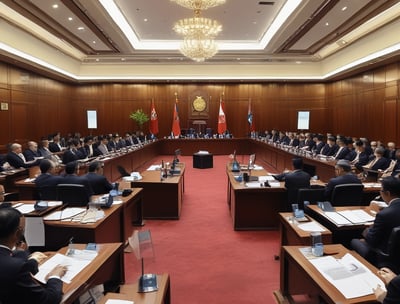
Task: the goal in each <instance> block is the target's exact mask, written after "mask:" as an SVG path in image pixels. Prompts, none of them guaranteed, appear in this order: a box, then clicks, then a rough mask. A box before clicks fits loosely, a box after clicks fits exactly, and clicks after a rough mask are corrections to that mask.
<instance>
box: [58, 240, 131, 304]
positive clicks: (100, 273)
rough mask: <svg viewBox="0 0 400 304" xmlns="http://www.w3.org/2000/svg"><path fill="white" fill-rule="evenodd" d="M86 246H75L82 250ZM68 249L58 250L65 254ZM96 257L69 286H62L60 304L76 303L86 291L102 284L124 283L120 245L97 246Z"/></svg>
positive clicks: (122, 255) (121, 246)
mask: <svg viewBox="0 0 400 304" xmlns="http://www.w3.org/2000/svg"><path fill="white" fill-rule="evenodd" d="M85 247H86V244H75V248H76V249H84V248H85ZM67 249H68V247H63V248H62V249H60V250H58V253H61V254H66V252H67ZM97 250H98V255H97V256H96V257H95V258H94V260H93V261H92V262H91V263H90V264H89V265H88V266H87V267H85V268H84V269H83V270H82V271H81V272H80V273H79V274H77V275H76V277H74V278H73V280H72V282H71V283H70V284H66V283H64V284H63V293H64V295H63V298H62V301H61V303H65V304H69V303H73V302H74V301H76V300H77V299H78V298H79V297H80V296H81V295H82V294H84V293H85V292H86V291H87V290H88V289H90V288H92V287H94V286H96V285H99V284H103V283H106V282H107V283H111V285H115V286H118V285H120V284H123V283H125V273H124V251H123V244H122V243H108V244H97Z"/></svg>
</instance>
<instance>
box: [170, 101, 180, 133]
mask: <svg viewBox="0 0 400 304" xmlns="http://www.w3.org/2000/svg"><path fill="white" fill-rule="evenodd" d="M175 96H176V99H175V105H174V119H173V121H172V132H171V133H172V134H173V136H174V137H177V136H179V135H181V126H180V124H179V115H178V95H176V94H175Z"/></svg>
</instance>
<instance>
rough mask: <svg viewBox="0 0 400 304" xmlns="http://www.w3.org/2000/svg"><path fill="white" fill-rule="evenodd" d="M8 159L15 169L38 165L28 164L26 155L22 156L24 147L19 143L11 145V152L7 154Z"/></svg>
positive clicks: (36, 162)
mask: <svg viewBox="0 0 400 304" xmlns="http://www.w3.org/2000/svg"><path fill="white" fill-rule="evenodd" d="M6 159H7V162H8V163H9V164H10V166H12V167H14V168H15V169H19V168H29V167H33V166H37V165H38V161H30V162H28V161H27V160H26V159H25V156H24V154H22V146H21V145H20V144H18V143H13V144H11V145H10V152H8V153H7V156H6Z"/></svg>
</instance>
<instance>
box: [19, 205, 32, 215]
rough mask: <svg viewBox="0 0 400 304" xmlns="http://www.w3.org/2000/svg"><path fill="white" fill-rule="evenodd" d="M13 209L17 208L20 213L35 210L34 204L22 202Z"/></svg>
mask: <svg viewBox="0 0 400 304" xmlns="http://www.w3.org/2000/svg"><path fill="white" fill-rule="evenodd" d="M15 209H17V210H18V211H19V212H21V213H22V214H28V213H31V212H33V211H35V205H34V204H22V205H19V206H18V207H16V208H15Z"/></svg>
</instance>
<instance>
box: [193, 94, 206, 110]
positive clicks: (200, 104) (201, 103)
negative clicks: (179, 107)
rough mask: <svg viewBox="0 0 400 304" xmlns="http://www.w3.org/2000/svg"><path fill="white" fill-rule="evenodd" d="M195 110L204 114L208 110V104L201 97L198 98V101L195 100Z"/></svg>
mask: <svg viewBox="0 0 400 304" xmlns="http://www.w3.org/2000/svg"><path fill="white" fill-rule="evenodd" d="M192 104H193V109H195V110H196V111H197V112H202V111H204V110H205V109H206V107H207V103H206V101H205V100H204V99H203V97H201V96H196V99H195V100H193V103H192Z"/></svg>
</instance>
